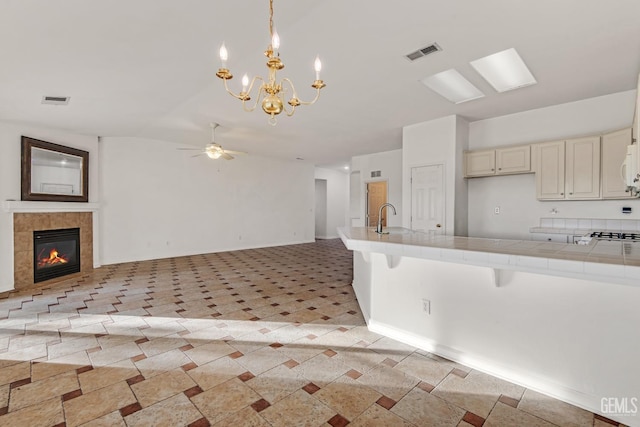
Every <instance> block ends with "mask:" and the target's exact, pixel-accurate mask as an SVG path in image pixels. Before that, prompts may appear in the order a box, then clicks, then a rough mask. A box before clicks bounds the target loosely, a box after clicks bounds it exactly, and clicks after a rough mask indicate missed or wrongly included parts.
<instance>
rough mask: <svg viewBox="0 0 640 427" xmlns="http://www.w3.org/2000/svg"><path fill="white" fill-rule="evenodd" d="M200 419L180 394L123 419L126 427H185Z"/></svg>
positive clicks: (186, 398) (196, 411)
mask: <svg viewBox="0 0 640 427" xmlns="http://www.w3.org/2000/svg"><path fill="white" fill-rule="evenodd" d="M200 418H202V414H200V412H198V410H197V409H196V408H195V406H194V405H193V403H191V401H190V400H189V398H188V397H187V396H185V395H184V394H182V393H180V394H177V395H175V396H173V397H170V398H168V399H166V400H163V401H161V402H158V403H156V404H155V405H152V406H149V407H147V408H145V409H142V410H140V411H138V412H134V413H133V414H131V415H129V416H127V417H125V421H126V423H127V426H128V427H138V426H140V427H147V426H154V427H174V426H186V425H188V424H190V423H192V422H194V421H196V420H199V419H200Z"/></svg>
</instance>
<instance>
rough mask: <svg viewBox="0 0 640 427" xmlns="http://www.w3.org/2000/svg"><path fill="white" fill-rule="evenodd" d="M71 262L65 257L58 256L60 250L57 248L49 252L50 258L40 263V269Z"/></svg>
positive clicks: (43, 259) (41, 259)
mask: <svg viewBox="0 0 640 427" xmlns="http://www.w3.org/2000/svg"><path fill="white" fill-rule="evenodd" d="M68 262H69V259H68V258H67V257H65V256H64V255H62V256H61V255H60V254H58V250H57V249H56V248H53V249H51V251H49V257H42V258H40V259H39V261H38V268H42V267H47V266H50V265H55V264H66V263H68Z"/></svg>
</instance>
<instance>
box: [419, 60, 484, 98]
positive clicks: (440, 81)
mask: <svg viewBox="0 0 640 427" xmlns="http://www.w3.org/2000/svg"><path fill="white" fill-rule="evenodd" d="M420 81H421V82H422V84H424V85H425V86H426V87H428V88H429V89H431V90H432V91H434V92H435V93H437V94H438V95H440V96H443V97H445V98H447V99H448V100H449V101H451V102H453V103H454V104H460V103H462V102H467V101H471V100H472V99H478V98H482V97H483V96H484V93H482V92H481V91H480V89H478V88H477V87H475V86H474V85H473V84H471V82H470V81H469V80H467V79H465V78H464V77H463V76H462V74H460V73H459V72H458V71H457V70H455V69H453V68H452V69H450V70H447V71H443V72H441V73H438V74H434V75H433V76H429V77H425V78H424V79H422V80H420Z"/></svg>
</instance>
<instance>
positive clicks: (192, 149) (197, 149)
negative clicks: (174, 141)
mask: <svg viewBox="0 0 640 427" xmlns="http://www.w3.org/2000/svg"><path fill="white" fill-rule="evenodd" d="M176 150H188V151H194V150H196V151H202V148H176Z"/></svg>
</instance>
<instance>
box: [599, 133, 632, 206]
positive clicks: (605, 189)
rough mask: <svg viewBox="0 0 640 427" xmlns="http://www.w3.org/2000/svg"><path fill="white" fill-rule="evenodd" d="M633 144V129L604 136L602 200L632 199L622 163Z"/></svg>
mask: <svg viewBox="0 0 640 427" xmlns="http://www.w3.org/2000/svg"><path fill="white" fill-rule="evenodd" d="M630 144H631V128H629V129H622V130H619V131H617V132H611V133H608V134H606V135H602V198H604V199H626V198H631V192H629V191H627V185H626V184H625V182H624V179H623V177H622V162H623V161H624V159H625V157H626V155H627V145H630Z"/></svg>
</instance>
